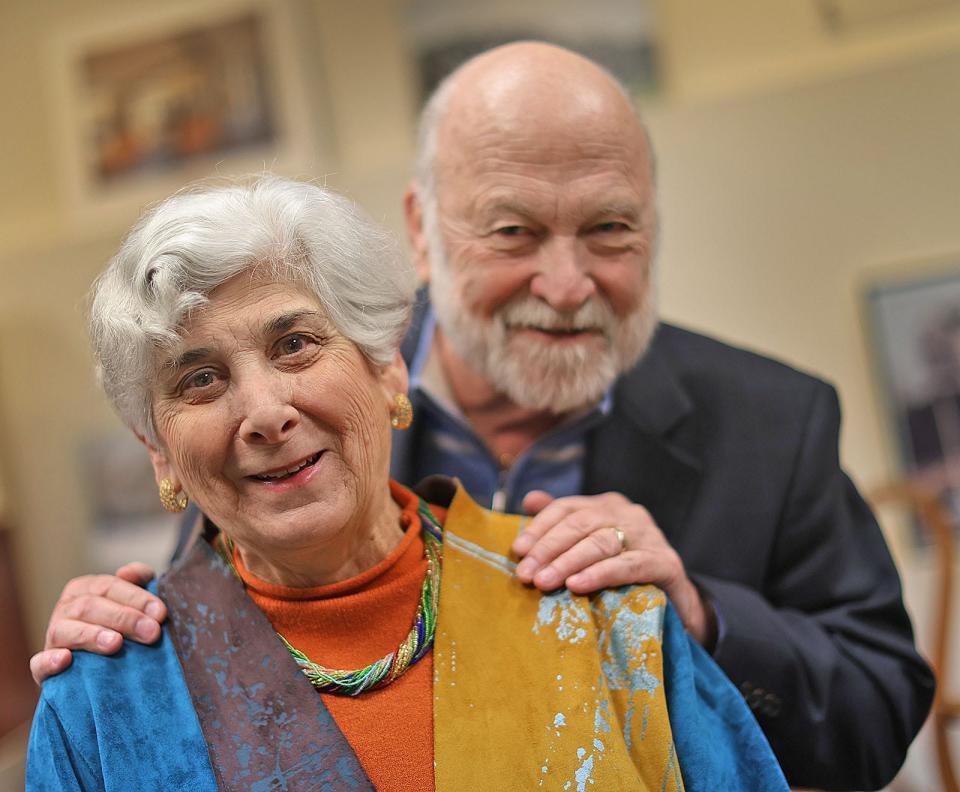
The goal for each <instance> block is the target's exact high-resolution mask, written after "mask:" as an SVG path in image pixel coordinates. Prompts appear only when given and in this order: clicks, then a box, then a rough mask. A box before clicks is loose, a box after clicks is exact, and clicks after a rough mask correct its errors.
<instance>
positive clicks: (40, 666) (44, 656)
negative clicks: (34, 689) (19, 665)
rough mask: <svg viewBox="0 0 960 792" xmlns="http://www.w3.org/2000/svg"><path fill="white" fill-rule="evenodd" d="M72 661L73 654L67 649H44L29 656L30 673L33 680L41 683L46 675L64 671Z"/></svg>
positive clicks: (49, 675)
mask: <svg viewBox="0 0 960 792" xmlns="http://www.w3.org/2000/svg"><path fill="white" fill-rule="evenodd" d="M72 662H73V654H72V653H71V652H70V651H69V650H68V649H45V650H44V651H42V652H37V653H36V654H35V655H34V656H33V657H31V658H30V673H31V674H32V675H33V681H34V682H36V683H37V684H38V685H41V684H43V680H45V679H46V678H47V677H51V676H53V675H54V674H59V673H60V672H61V671H65V670H66V669H67V668H69V667H70V663H72Z"/></svg>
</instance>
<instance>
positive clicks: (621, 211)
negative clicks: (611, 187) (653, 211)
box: [594, 202, 642, 220]
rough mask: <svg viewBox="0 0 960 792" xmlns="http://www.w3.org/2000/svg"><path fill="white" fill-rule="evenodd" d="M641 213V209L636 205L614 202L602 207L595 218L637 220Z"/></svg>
mask: <svg viewBox="0 0 960 792" xmlns="http://www.w3.org/2000/svg"><path fill="white" fill-rule="evenodd" d="M641 213H642V212H641V209H640V207H639V206H637V205H636V204H634V203H627V202H623V203H620V202H614V203H605V204H603V205H601V206H600V208H599V209H597V211H596V213H595V214H594V217H625V218H627V219H628V220H636V219H638V218H639V217H640V215H641Z"/></svg>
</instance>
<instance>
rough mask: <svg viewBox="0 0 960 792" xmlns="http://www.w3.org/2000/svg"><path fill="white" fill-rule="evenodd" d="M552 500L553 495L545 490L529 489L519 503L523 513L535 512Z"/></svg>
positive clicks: (541, 509)
mask: <svg viewBox="0 0 960 792" xmlns="http://www.w3.org/2000/svg"><path fill="white" fill-rule="evenodd" d="M553 500H554V497H553V495H551V494H550V493H549V492H546V491H545V490H530V492H528V493H527V494H526V495H524V496H523V503H521V504H520V506H521V508H522V509H523V513H524V514H537V513H538V512H540V511H543V509H544V508H545V507H546V506H547V505H549V504H550V503H551V501H553Z"/></svg>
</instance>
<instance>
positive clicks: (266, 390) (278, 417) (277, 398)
mask: <svg viewBox="0 0 960 792" xmlns="http://www.w3.org/2000/svg"><path fill="white" fill-rule="evenodd" d="M251 390H252V393H250V394H249V396H248V398H247V399H246V400H245V401H246V404H247V409H246V410H245V415H244V417H243V420H242V421H241V423H240V437H241V438H242V439H243V440H245V441H246V442H248V443H266V444H271V443H281V442H283V441H284V440H287V439H288V438H289V437H290V435H291V434H292V433H293V432H294V430H296V428H297V426H299V424H300V411H299V410H297V408H296V407H294V406H293V403H292V399H291V398H290V396H291V394H290V392H289V389H287V388H284V387H283V386H282V384H280V383H276V382H270V383H267V382H263V381H261V382H260V383H258V384H257V385H255V386H253V387H252V388H251Z"/></svg>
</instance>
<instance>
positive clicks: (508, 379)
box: [430, 245, 657, 413]
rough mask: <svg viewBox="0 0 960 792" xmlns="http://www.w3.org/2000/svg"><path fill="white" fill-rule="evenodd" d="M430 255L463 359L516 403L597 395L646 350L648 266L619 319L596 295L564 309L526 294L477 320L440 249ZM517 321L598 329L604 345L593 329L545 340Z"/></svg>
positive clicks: (539, 404)
mask: <svg viewBox="0 0 960 792" xmlns="http://www.w3.org/2000/svg"><path fill="white" fill-rule="evenodd" d="M437 247H439V246H438V245H431V248H432V250H431V253H432V254H433V253H436V252H439V251H437V250H436V248H437ZM431 259H432V267H431V279H430V300H431V303H432V304H433V309H434V311H435V312H436V314H437V320H438V324H439V326H440V327H441V328H442V330H443V332H444V335H445V336H446V337H447V339H448V340H449V341H450V343H451V344H452V346H453V349H454V351H455V352H456V353H457V355H459V356H460V358H462V359H463V361H464V362H466V363H467V364H468V365H469V366H470V367H471V368H473V369H474V370H475V371H476V372H477V373H479V374H480V375H481V376H483V377H484V379H486V380H487V381H488V382H490V383H491V384H492V385H493V386H494V387H495V388H496V389H497V391H499V392H500V393H503V394H505V395H506V396H508V397H509V398H510V400H511V401H512V402H514V403H515V404H517V405H519V406H521V407H527V408H531V409H537V410H549V411H551V412H553V413H563V412H567V411H569V410H574V409H577V408H580V407H585V406H588V405H591V404H593V403H595V402H597V401H599V399H600V398H601V397H602V396H603V394H604V393H605V392H606V390H607V389H608V388H609V387H610V386H611V385H612V384H613V381H614V380H615V379H616V378H617V377H618V376H619V375H620V374H621V373H623V372H624V371H626V370H627V369H628V368H630V367H631V366H632V365H633V364H634V363H636V362H637V361H638V360H639V359H640V357H641V355H643V353H644V352H646V350H647V347H648V346H649V345H650V340H651V338H652V337H653V332H654V330H655V328H656V326H657V300H656V288H655V285H654V281H653V273H652V272H651V273H650V274H649V275H648V277H647V283H646V284H645V288H644V290H643V298H642V300H641V302H640V305H638V306H637V308H636V309H634V311H633V312H632V313H630V314H629V315H628V316H627V317H625V318H622V319H621V318H619V317H618V316H617V315H616V314H615V313H614V312H613V309H612V308H611V306H610V304H609V302H607V300H605V299H603V298H602V297H599V296H594V297H591V298H590V299H589V300H588V301H587V302H586V303H584V304H583V305H582V306H580V308H579V309H577V310H576V311H575V312H573V313H561V312H559V311H556V310H554V309H553V308H551V307H550V306H549V305H547V304H546V303H545V302H543V301H542V300H540V299H538V298H536V297H533V296H530V295H522V296H520V297H517V298H515V299H513V300H511V301H510V302H508V303H506V304H505V305H504V306H503V307H502V308H500V309H499V310H498V311H497V312H496V313H495V314H494V316H493V317H492V318H490V319H482V318H479V317H477V316H476V315H474V314H473V313H471V311H470V310H469V308H467V306H466V305H464V304H463V300H462V299H461V295H460V293H459V292H458V290H457V287H456V284H455V283H454V280H453V278H452V277H451V274H450V268H449V267H448V266H447V263H446V261H445V256H443V255H441V256H439V257H438V256H436V255H431ZM520 327H534V328H538V329H542V330H574V329H578V330H596V331H598V332H599V334H600V337H601V339H602V344H601V345H600V346H601V349H599V350H598V349H597V347H598V344H597V339H596V338H595V337H593V334H591V336H590V337H585V338H584V339H583V340H582V341H573V340H569V341H567V342H566V343H550V342H544V341H540V340H538V339H537V338H536V337H535V336H534V334H532V333H524V332H522V331H521V332H517V331H516V329H515V328H520ZM511 328H514V329H511Z"/></svg>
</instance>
